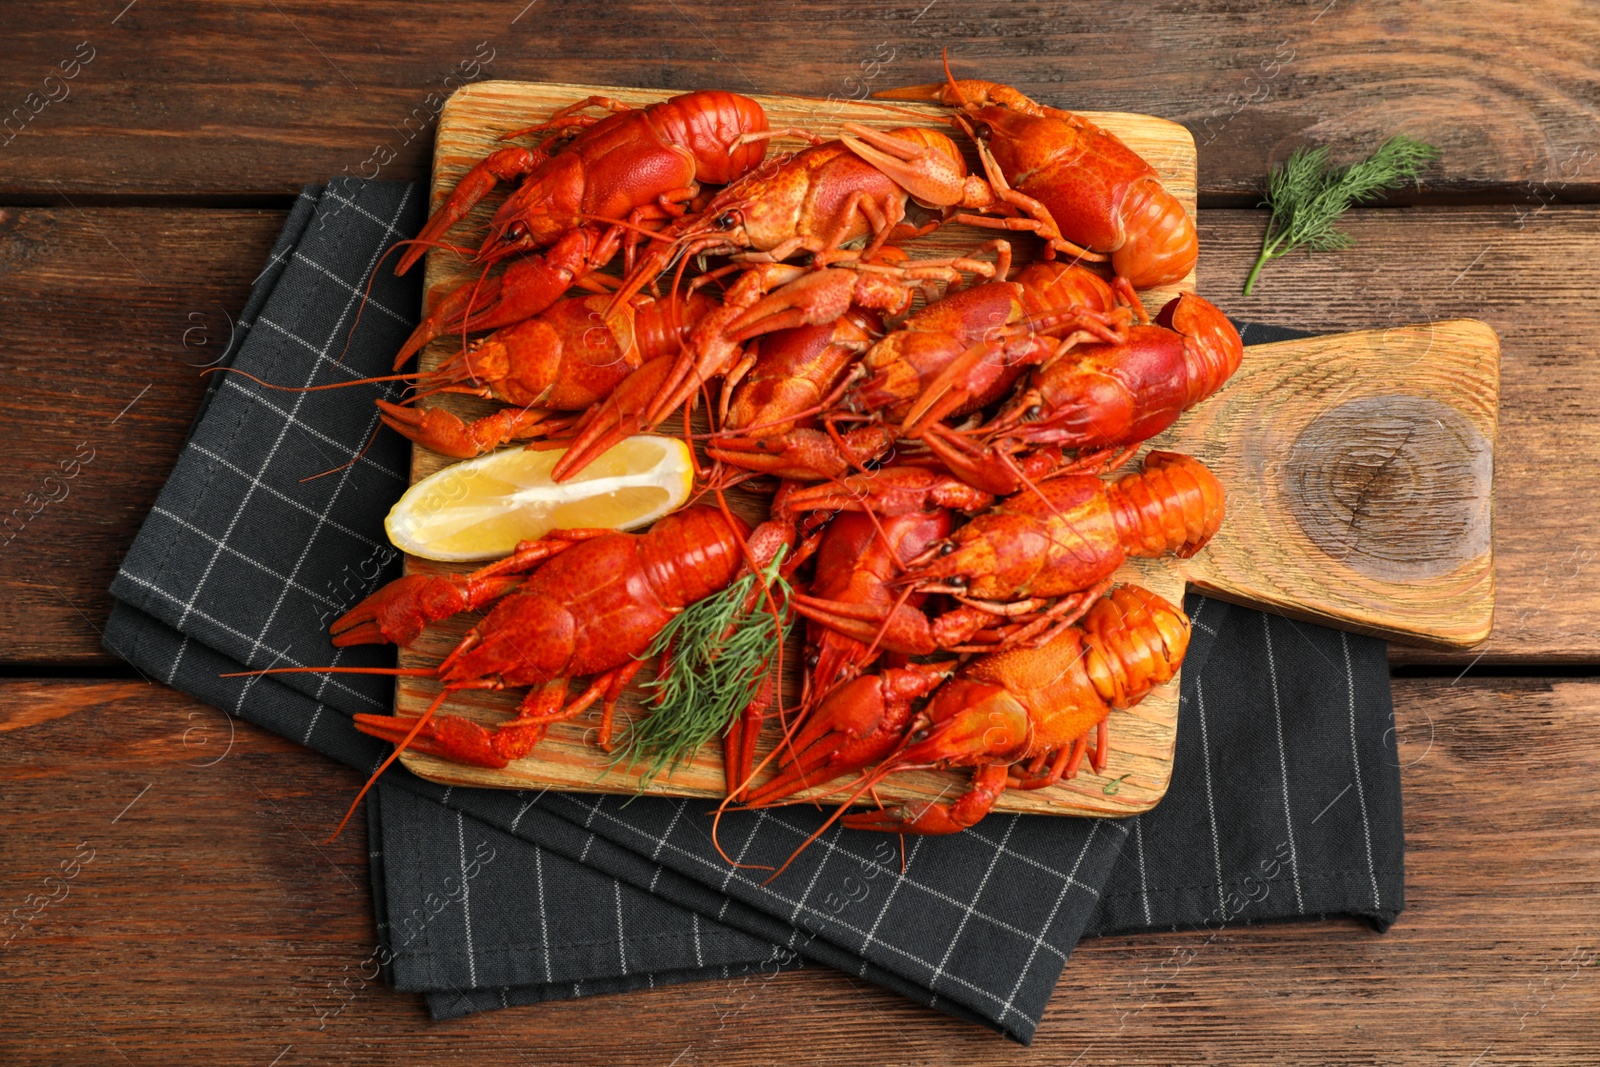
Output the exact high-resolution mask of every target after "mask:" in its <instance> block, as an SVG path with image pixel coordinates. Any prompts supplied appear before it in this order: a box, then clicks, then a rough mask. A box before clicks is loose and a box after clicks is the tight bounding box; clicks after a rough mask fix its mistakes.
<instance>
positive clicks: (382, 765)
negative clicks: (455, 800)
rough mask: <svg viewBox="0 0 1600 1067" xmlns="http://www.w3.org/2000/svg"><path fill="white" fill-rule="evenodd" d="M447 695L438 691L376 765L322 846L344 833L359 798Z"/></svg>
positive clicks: (401, 750)
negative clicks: (376, 767)
mask: <svg viewBox="0 0 1600 1067" xmlns="http://www.w3.org/2000/svg"><path fill="white" fill-rule="evenodd" d="M430 673H431V672H430ZM449 695H450V690H448V689H441V690H440V691H439V695H438V696H436V697H434V698H433V703H431V704H429V705H428V710H426V711H424V712H423V713H422V714H421V715H419V716H417V721H416V724H415V725H414V726H412V727H411V732H410V733H408V734H406V736H405V737H404V738H402V739H401V741H400V743H399V744H397V745H395V746H394V751H393V752H391V753H389V758H388V759H386V760H384V761H383V762H382V763H380V764H378V769H377V770H375V771H373V772H372V775H371V777H369V778H368V779H367V784H366V785H364V786H362V787H361V792H359V793H357V794H356V798H355V799H354V800H352V801H351V802H350V808H349V810H347V811H346V812H345V813H344V818H342V819H340V820H339V825H338V826H336V827H334V828H333V833H331V834H329V835H328V838H327V840H326V841H324V842H323V844H324V845H331V844H332V843H333V842H334V841H335V840H337V839H338V837H339V835H340V834H342V833H344V827H345V824H346V823H348V822H349V821H350V817H351V816H352V815H354V814H355V813H356V805H358V804H360V803H361V798H362V797H364V796H366V795H367V790H369V789H371V788H372V787H373V785H375V784H376V783H377V781H378V776H379V775H381V774H382V773H383V772H384V771H386V770H388V769H389V765H390V764H391V763H393V762H394V761H395V760H397V759H399V758H400V754H401V753H402V752H404V751H405V750H406V747H407V746H408V745H410V744H411V742H412V740H413V739H414V738H415V737H416V736H417V734H418V733H420V732H421V731H422V728H423V727H424V726H426V725H428V723H429V721H430V720H432V718H433V713H434V712H435V711H438V710H439V705H440V704H443V703H444V701H445V698H446V697H448V696H449Z"/></svg>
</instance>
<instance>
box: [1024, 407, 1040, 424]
mask: <svg viewBox="0 0 1600 1067" xmlns="http://www.w3.org/2000/svg"><path fill="white" fill-rule="evenodd" d="M1043 414H1044V408H1042V407H1040V406H1039V405H1038V404H1035V405H1033V406H1032V407H1030V408H1029V409H1028V410H1027V411H1024V412H1023V413H1022V417H1023V418H1025V419H1028V420H1030V421H1031V420H1033V419H1037V418H1038V417H1039V416H1040V415H1043Z"/></svg>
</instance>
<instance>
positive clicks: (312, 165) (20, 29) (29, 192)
mask: <svg viewBox="0 0 1600 1067" xmlns="http://www.w3.org/2000/svg"><path fill="white" fill-rule="evenodd" d="M123 6H124V5H123V4H117V3H114V4H109V5H97V4H90V3H85V2H82V0H73V2H68V3H53V2H52V3H46V2H44V0H22V2H16V3H12V4H10V5H8V8H7V31H8V32H7V33H6V34H5V36H4V39H3V40H0V68H3V69H4V70H6V71H7V73H8V77H7V78H6V86H5V92H4V95H3V96H0V108H3V115H5V116H14V117H13V118H12V126H11V127H9V129H8V130H7V131H6V132H4V133H0V141H5V142H7V143H6V144H5V145H4V148H3V151H4V152H5V157H4V163H5V165H4V167H0V198H5V197H9V198H12V199H11V200H10V201H9V202H17V201H16V199H15V198H18V197H26V198H34V202H37V199H38V198H44V199H47V200H48V201H49V202H52V203H60V202H61V201H60V197H62V196H63V195H66V196H71V197H74V198H81V197H86V196H97V197H98V196H106V195H112V194H137V195H145V196H159V195H182V196H202V197H210V198H218V197H237V196H241V195H254V196H262V195H279V196H282V195H286V194H291V193H293V192H294V191H295V190H296V189H298V188H299V186H300V185H301V184H302V183H303V182H305V181H309V180H321V179H323V178H326V177H328V176H330V175H335V174H351V175H363V174H365V175H368V176H370V175H372V174H375V173H376V174H381V175H382V176H384V177H400V178H411V179H418V178H423V177H425V176H426V173H427V160H428V155H427V153H428V136H429V129H430V127H431V126H432V123H433V120H434V118H435V117H436V115H437V110H438V105H439V101H441V100H442V99H443V97H444V96H446V95H448V92H449V89H450V88H451V87H453V86H454V85H455V84H458V83H459V81H460V79H461V78H462V77H463V76H464V72H466V73H470V72H472V71H473V70H474V69H478V70H484V71H487V72H488V74H489V76H492V77H496V78H514V79H520V80H525V81H532V80H540V81H573V82H608V83H613V84H623V85H648V86H653V87H658V88H663V89H675V90H683V89H688V88H729V89H733V90H736V91H741V92H744V91H749V92H767V93H778V92H786V93H799V94H806V95H814V96H822V97H825V96H827V95H829V94H830V93H832V94H835V95H837V96H840V97H847V96H849V97H854V96H859V95H861V94H864V93H865V92H868V91H870V90H872V89H876V88H880V87H885V86H889V85H895V84H914V83H918V82H928V81H933V80H936V79H938V78H939V77H940V75H941V71H940V68H939V54H940V51H941V50H942V49H943V48H945V47H946V46H948V47H949V48H950V49H951V53H952V61H953V63H954V64H955V66H956V68H957V70H958V71H960V73H961V74H962V75H963V76H967V77H980V78H983V77H986V78H991V79H994V80H997V81H1004V82H1007V83H1010V84H1013V85H1016V86H1017V87H1019V88H1021V89H1022V90H1023V91H1024V92H1027V93H1029V94H1032V95H1034V96H1036V97H1037V98H1038V99H1040V100H1042V101H1043V102H1045V103H1048V104H1053V105H1057V106H1061V107H1068V108H1085V109H1092V110H1107V111H1133V112H1144V113H1149V114H1155V115H1161V116H1164V117H1168V118H1172V119H1174V120H1176V121H1179V122H1182V123H1184V124H1185V125H1187V126H1188V127H1189V128H1190V129H1191V130H1192V131H1193V132H1194V133H1195V135H1196V138H1197V140H1199V141H1200V143H1201V145H1202V149H1201V151H1202V156H1201V160H1202V166H1201V175H1202V178H1203V179H1204V183H1205V185H1204V192H1205V195H1206V196H1207V197H1208V198H1210V202H1212V203H1217V202H1219V201H1223V200H1226V201H1228V202H1230V203H1236V204H1247V203H1250V202H1253V201H1254V199H1255V190H1256V189H1257V188H1258V186H1259V183H1260V182H1261V180H1262V176H1263V175H1264V173H1265V170H1266V164H1267V161H1268V160H1269V159H1280V158H1282V157H1283V156H1285V155H1287V154H1288V152H1289V151H1290V150H1292V149H1293V147H1294V146H1295V145H1297V144H1300V143H1303V142H1314V143H1326V144H1334V145H1341V146H1343V145H1350V144H1359V143H1366V142H1369V141H1371V140H1373V139H1375V138H1378V137H1381V136H1383V135H1386V134H1388V133H1392V132H1396V131H1403V132H1406V133H1409V134H1412V135H1414V136H1418V137H1422V138H1424V139H1426V140H1429V141H1432V142H1434V143H1436V144H1439V145H1440V146H1441V147H1442V148H1443V149H1444V153H1445V155H1444V160H1443V162H1442V164H1441V165H1440V167H1439V168H1438V169H1437V170H1436V171H1434V172H1432V173H1431V174H1430V176H1429V178H1428V179H1427V185H1426V188H1425V190H1424V192H1423V193H1422V194H1420V195H1422V196H1424V197H1438V196H1455V197H1462V196H1493V197H1502V198H1504V197H1515V198H1518V199H1521V200H1525V201H1550V200H1572V199H1585V200H1594V199H1595V198H1596V197H1597V196H1600V161H1597V160H1596V158H1595V156H1594V154H1593V150H1594V146H1595V145H1596V143H1597V140H1600V138H1597V133H1600V123H1597V110H1600V105H1597V99H1600V81H1597V74H1596V72H1597V71H1600V23H1597V22H1596V20H1595V19H1594V18H1593V12H1592V9H1591V8H1590V7H1589V6H1588V5H1586V4H1585V3H1583V2H1582V0H1564V2H1559V3H1548V4H1538V5H1529V4H1525V3H1520V2H1518V0H1433V2H1427V3H1412V4H1404V5H1386V6H1372V5H1365V4H1352V3H1334V4H1331V5H1330V4H1328V3H1326V0H1323V2H1313V3H1296V4H1284V3H1278V2H1274V0H1243V2H1231V3H1223V2H1220V0H1211V2H1207V3H1199V4H1184V5H1164V6H1161V7H1158V8H1156V9H1153V10H1150V11H1146V10H1145V9H1134V8H1129V7H1126V6H1125V5H1119V4H1114V3H1110V2H1107V0H1085V2H1074V3H1059V2H1057V3H1043V4H1023V5H1016V4H1010V3H1005V2H1003V0H987V2H984V0H969V2H964V3H960V4H953V3H935V4H931V5H930V4H928V3H926V0H912V2H907V3H901V4H893V5H883V6H871V5H861V4H857V3H852V2H850V0H826V2H819V3H806V4H800V3H792V2H777V3H772V2H761V0H738V2H729V3H720V2H719V3H712V2H710V0H684V2H679V3H670V4H659V3H650V2H646V0H629V2H625V3H615V4H609V5H606V6H605V9H604V10H603V11H599V10H597V9H595V8H594V7H592V6H586V5H572V4H548V3H541V4H537V5H536V6H533V7H531V8H529V7H526V6H525V5H524V4H521V3H515V2H512V3H490V2H488V0H474V2H470V3H455V4H452V5H451V6H450V14H449V17H448V18H441V17H440V15H439V8H438V6H437V5H436V4H432V3H426V2H423V0H404V2H396V3H390V4H386V5H384V7H383V10H382V14H381V16H380V15H375V14H374V13H373V11H372V10H371V8H370V6H369V5H366V4H362V3H359V2H358V0H332V2H323V3H312V2H309V0H286V2H283V3H278V2H272V0H244V2H238V3H230V4H226V5H221V4H196V3H164V4H152V3H148V2H146V3H139V4H137V5H135V6H133V7H132V8H131V9H130V10H127V11H123V10H122V8H123ZM80 43H83V44H86V45H87V47H88V48H89V49H92V50H94V57H93V59H92V60H91V61H90V62H89V63H88V64H87V65H82V66H81V70H80V71H79V72H78V73H77V74H76V76H75V77H74V78H72V79H70V80H68V81H66V82H65V83H63V82H61V81H60V79H59V75H54V77H56V78H57V80H56V81H53V82H50V83H46V82H45V80H44V79H45V78H47V77H52V76H53V75H52V72H53V71H57V70H59V68H58V66H57V65H58V64H60V63H62V62H64V61H68V60H70V59H71V58H72V57H73V55H74V54H75V50H76V49H77V48H78V46H79V45H80ZM84 54H88V53H87V52H85V53H84ZM475 57H491V58H490V59H489V61H488V62H487V64H485V63H484V62H483V60H482V59H478V58H475ZM474 63H476V64H478V66H477V68H474V67H473V66H472V64H474ZM463 64H467V66H466V67H463ZM452 79H453V80H452ZM52 98H54V102H52ZM19 108H20V109H21V115H20V116H18V115H17V109H19ZM24 120H26V121H24ZM1401 195H1402V196H1404V197H1415V196H1417V195H1419V194H1416V193H1412V192H1408V193H1404V194H1401ZM235 202H236V201H235Z"/></svg>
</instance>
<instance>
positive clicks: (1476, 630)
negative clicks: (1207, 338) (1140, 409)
mask: <svg viewBox="0 0 1600 1067" xmlns="http://www.w3.org/2000/svg"><path fill="white" fill-rule="evenodd" d="M1499 356H1500V341H1499V338H1498V337H1497V336H1496V335H1495V332H1494V330H1493V329H1491V328H1490V327H1489V326H1488V325H1487V324H1485V323H1482V322H1478V321H1476V320H1473V319H1452V320H1446V321H1440V322H1433V323H1423V324H1420V325H1415V326H1401V327H1396V328H1393V329H1387V330H1362V331H1358V332H1355V333H1343V334H1332V335H1328V336H1324V337H1312V338H1304V339H1300V340H1293V341H1282V342H1278V343H1275V344H1269V345H1254V346H1251V347H1249V348H1247V349H1245V356H1244V361H1243V363H1242V364H1241V365H1240V368H1239V371H1238V373H1237V374H1235V375H1234V377H1233V379H1232V380H1231V381H1230V382H1229V383H1228V385H1227V387H1226V388H1225V389H1224V390H1223V391H1222V392H1220V393H1219V394H1218V395H1216V396H1214V397H1212V398H1211V399H1210V400H1208V401H1207V402H1206V403H1204V404H1202V405H1200V407H1199V408H1197V409H1196V410H1195V411H1193V412H1191V413H1190V415H1188V416H1186V417H1185V418H1184V419H1183V420H1182V421H1181V422H1180V423H1179V425H1178V426H1177V427H1175V428H1174V429H1173V430H1172V431H1169V432H1168V433H1167V434H1166V435H1163V438H1162V439H1161V440H1160V441H1159V442H1157V445H1158V447H1163V448H1172V449H1174V450H1176V451H1179V452H1185V453H1188V454H1190V455H1193V456H1196V457H1197V458H1199V459H1201V460H1202V461H1203V462H1205V463H1206V464H1207V465H1208V466H1210V467H1211V468H1212V470H1214V471H1215V472H1216V474H1217V476H1218V478H1220V479H1221V481H1222V484H1223V487H1224V488H1225V489H1226V491H1227V494H1228V517H1227V520H1226V522H1224V524H1223V527H1222V530H1221V532H1220V533H1219V534H1218V535H1217V537H1216V538H1215V539H1214V540H1213V541H1212V543H1211V544H1210V545H1209V546H1207V548H1206V549H1205V550H1203V551H1202V552H1200V553H1199V554H1198V555H1196V556H1195V557H1194V558H1193V559H1190V560H1187V561H1185V562H1184V563H1183V565H1182V570H1183V574H1184V577H1185V578H1186V579H1187V580H1188V581H1189V582H1191V583H1192V584H1194V585H1195V586H1196V587H1198V588H1199V589H1200V590H1202V591H1203V592H1205V593H1208V594H1210V595H1214V596H1217V597H1219V598H1221V599H1224V600H1229V601H1232V602H1234V603H1238V604H1244V605H1247V606H1249V607H1255V608H1260V609H1262V610H1265V611H1271V612H1274V613H1277V614H1281V615H1287V616H1290V617H1292V618H1299V619H1305V620H1308V621H1311V622H1320V623H1327V624H1330V625H1334V626H1338V627H1340V628H1343V629H1348V630H1355V631H1358V632H1363V633H1370V634H1375V635H1378V636H1381V637H1385V638H1390V639H1393V640H1397V641H1403V642H1407V643H1412V644H1424V645H1432V646H1437V647H1446V648H1465V647H1468V646H1470V645H1474V644H1477V643H1478V642H1480V641H1482V640H1483V639H1484V638H1486V637H1487V636H1488V635H1489V630H1490V628H1491V626H1492V624H1493V620H1494V552H1493V543H1492V536H1491V531H1492V517H1493V505H1492V499H1493V497H1492V483H1493V476H1494V439H1495V428H1496V415H1497V406H1498V401H1499V392H1500V380H1499V366H1500V364H1499Z"/></svg>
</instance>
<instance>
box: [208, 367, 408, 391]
mask: <svg viewBox="0 0 1600 1067" xmlns="http://www.w3.org/2000/svg"><path fill="white" fill-rule="evenodd" d="M221 372H226V373H229V374H239V375H243V376H244V377H246V378H249V379H250V380H251V381H252V382H255V383H256V384H257V385H259V386H261V387H262V388H263V389H271V390H274V391H275V392H279V393H320V392H322V391H323V390H325V389H348V388H350V387H351V386H352V385H377V384H379V383H381V382H409V381H412V380H413V379H415V378H416V377H417V376H416V375H415V374H380V375H377V376H376V377H372V378H352V379H350V380H349V381H348V382H327V383H325V384H323V385H274V384H273V383H271V382H269V381H265V380H263V379H261V378H257V377H256V376H255V375H254V374H251V373H250V372H249V371H246V370H240V369H239V368H238V367H207V368H206V369H205V370H203V371H201V372H200V375H201V377H204V376H206V375H207V374H213V373H221Z"/></svg>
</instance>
